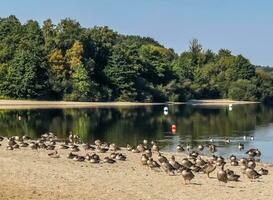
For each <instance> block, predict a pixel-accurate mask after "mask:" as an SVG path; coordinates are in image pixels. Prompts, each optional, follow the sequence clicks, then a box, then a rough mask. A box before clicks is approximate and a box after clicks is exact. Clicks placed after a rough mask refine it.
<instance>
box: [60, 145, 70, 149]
mask: <svg viewBox="0 0 273 200" xmlns="http://www.w3.org/2000/svg"><path fill="white" fill-rule="evenodd" d="M59 149H69V146H67V145H65V144H60V146H59Z"/></svg>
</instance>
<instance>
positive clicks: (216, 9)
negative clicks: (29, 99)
mask: <svg viewBox="0 0 273 200" xmlns="http://www.w3.org/2000/svg"><path fill="white" fill-rule="evenodd" d="M9 15H16V17H17V18H19V19H20V20H21V22H22V23H25V22H26V21H27V20H28V19H34V20H37V21H38V22H39V23H41V24H42V22H43V21H44V20H46V19H48V18H51V19H52V21H53V22H54V23H58V22H59V20H60V19H64V18H67V17H69V18H71V19H75V20H77V21H79V22H80V23H81V25H82V26H83V27H93V26H95V25H97V26H109V27H110V28H112V29H114V30H115V31H117V32H119V33H122V34H130V35H140V36H149V37H152V38H154V39H155V40H157V41H158V42H160V43H161V44H163V45H164V46H165V47H168V48H173V49H174V50H175V51H176V52H177V53H181V52H183V51H185V50H187V49H188V45H189V41H190V40H192V39H194V38H197V39H198V40H199V41H200V43H201V44H202V45H203V47H204V49H212V50H213V51H218V50H219V49H220V48H226V49H229V50H231V51H232V52H233V53H234V54H242V55H244V56H245V57H247V58H248V59H249V60H250V61H251V62H252V63H253V64H257V65H266V66H267V65H269V66H273V1H271V0H225V1H224V0H1V5H0V17H7V16H9Z"/></svg>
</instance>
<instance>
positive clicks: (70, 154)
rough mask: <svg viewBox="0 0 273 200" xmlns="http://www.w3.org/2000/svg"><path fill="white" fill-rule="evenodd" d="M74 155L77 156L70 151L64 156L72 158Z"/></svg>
mask: <svg viewBox="0 0 273 200" xmlns="http://www.w3.org/2000/svg"><path fill="white" fill-rule="evenodd" d="M76 156H78V155H77V154H73V153H72V152H70V153H69V154H68V155H67V156H66V157H67V158H68V159H73V158H75V157H76Z"/></svg>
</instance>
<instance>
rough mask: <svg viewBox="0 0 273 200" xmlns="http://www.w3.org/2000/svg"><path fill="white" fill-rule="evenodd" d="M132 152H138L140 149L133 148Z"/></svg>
mask: <svg viewBox="0 0 273 200" xmlns="http://www.w3.org/2000/svg"><path fill="white" fill-rule="evenodd" d="M132 153H140V151H139V150H138V149H135V148H133V149H132Z"/></svg>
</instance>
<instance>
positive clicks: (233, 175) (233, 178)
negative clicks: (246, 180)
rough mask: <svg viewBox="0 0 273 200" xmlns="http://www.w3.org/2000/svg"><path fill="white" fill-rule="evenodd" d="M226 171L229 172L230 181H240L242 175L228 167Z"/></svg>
mask: <svg viewBox="0 0 273 200" xmlns="http://www.w3.org/2000/svg"><path fill="white" fill-rule="evenodd" d="M226 173H227V178H228V181H238V180H239V178H240V175H237V174H235V173H234V171H232V170H229V169H227V170H226Z"/></svg>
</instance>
